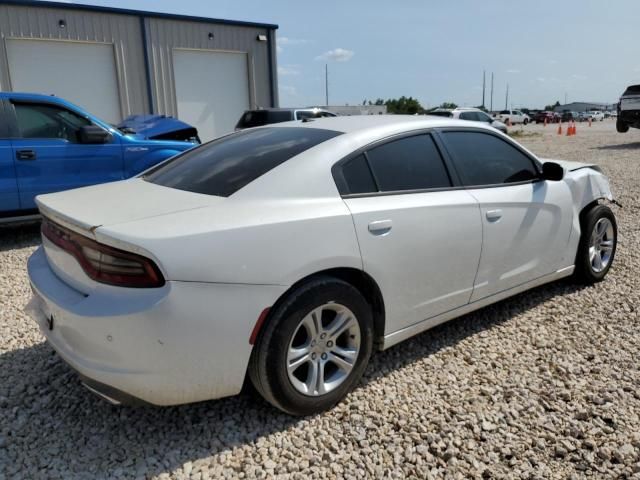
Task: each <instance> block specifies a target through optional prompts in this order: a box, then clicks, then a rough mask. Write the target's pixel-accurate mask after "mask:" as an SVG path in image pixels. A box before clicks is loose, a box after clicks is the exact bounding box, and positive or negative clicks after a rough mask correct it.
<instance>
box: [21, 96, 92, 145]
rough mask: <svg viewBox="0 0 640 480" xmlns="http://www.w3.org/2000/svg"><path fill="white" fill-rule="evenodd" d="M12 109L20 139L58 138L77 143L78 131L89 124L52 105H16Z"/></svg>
mask: <svg viewBox="0 0 640 480" xmlns="http://www.w3.org/2000/svg"><path fill="white" fill-rule="evenodd" d="M14 107H15V111H16V118H17V122H18V131H19V132H20V137H22V138H40V139H42V138H58V139H63V140H68V141H69V142H73V143H78V130H79V129H80V128H81V127H84V126H86V125H90V123H91V122H89V120H87V119H86V118H83V117H80V116H79V115H76V114H75V113H73V112H71V111H69V110H65V109H63V108H59V107H55V106H52V105H45V104H36V103H16V104H14Z"/></svg>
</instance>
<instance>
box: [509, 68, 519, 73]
mask: <svg viewBox="0 0 640 480" xmlns="http://www.w3.org/2000/svg"><path fill="white" fill-rule="evenodd" d="M507 73H520V70H518V69H517V68H510V69H509V70H507Z"/></svg>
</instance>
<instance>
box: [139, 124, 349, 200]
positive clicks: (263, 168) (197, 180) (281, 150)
mask: <svg viewBox="0 0 640 480" xmlns="http://www.w3.org/2000/svg"><path fill="white" fill-rule="evenodd" d="M338 135H341V132H336V131H333V130H322V129H318V128H302V127H281V128H258V129H255V130H253V129H252V130H244V131H242V132H238V133H234V134H231V135H227V136H226V137H222V138H220V139H218V140H214V141H212V142H209V143H206V144H204V145H202V146H200V147H196V148H193V149H191V150H187V151H186V152H185V153H183V154H181V155H179V156H176V157H173V158H172V159H171V160H169V161H168V162H165V163H163V164H161V165H159V166H158V167H156V168H155V169H152V170H151V171H148V172H147V173H146V174H145V175H144V177H143V178H144V179H145V180H147V181H148V182H151V183H155V184H156V185H163V186H165V187H170V188H176V189H178V190H186V191H188V192H194V193H203V194H206V195H217V196H220V197H228V196H229V195H232V194H233V193H235V192H237V191H238V190H240V189H241V188H242V187H244V186H245V185H247V184H249V183H250V182H252V181H254V180H255V179H256V178H258V177H260V176H262V175H264V174H265V173H267V172H268V171H269V170H271V169H273V168H275V167H277V166H278V165H280V164H281V163H284V162H286V161H287V160H289V159H290V158H293V157H295V156H296V155H298V154H300V153H302V152H304V151H305V150H308V149H309V148H311V147H314V146H316V145H318V144H320V143H322V142H324V141H326V140H329V139H331V138H333V137H336V136H338Z"/></svg>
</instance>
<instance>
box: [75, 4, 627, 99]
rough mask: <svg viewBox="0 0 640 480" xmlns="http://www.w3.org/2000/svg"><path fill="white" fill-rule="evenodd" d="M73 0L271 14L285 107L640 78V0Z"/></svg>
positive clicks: (560, 95)
mask: <svg viewBox="0 0 640 480" xmlns="http://www.w3.org/2000/svg"><path fill="white" fill-rule="evenodd" d="M77 3H88V4H93V5H105V6H111V7H122V8H133V9H140V10H150V11H159V12H170V13H180V14H187V15H197V16H208V17H215V18H226V19H235V20H249V21H257V22H267V23H276V24H278V25H279V26H280V28H279V30H278V38H279V43H278V66H279V68H278V70H279V88H280V104H281V106H304V105H312V104H323V103H324V65H325V63H328V65H329V96H330V98H329V100H330V103H331V104H332V105H344V104H347V103H348V104H357V103H361V102H362V101H363V100H364V99H373V100H375V99H376V98H378V97H381V98H384V99H386V98H396V97H399V96H401V95H406V96H413V97H417V98H418V99H419V100H420V102H421V103H422V104H423V106H425V107H426V106H434V105H439V104H440V103H442V102H443V101H453V102H456V103H457V104H459V105H468V106H474V105H478V104H480V103H481V101H482V71H483V69H486V71H487V94H486V95H487V97H486V98H487V100H486V104H487V106H489V88H488V86H489V82H490V77H491V72H494V75H495V80H494V98H493V106H494V109H497V108H503V107H504V103H505V89H506V84H507V83H508V84H509V91H510V102H509V103H510V104H511V105H512V106H513V107H523V106H524V107H526V106H529V107H531V108H539V107H543V106H544V105H545V104H547V103H550V102H555V101H556V100H560V102H564V98H565V94H566V95H567V98H568V100H569V101H570V102H571V101H603V102H614V101H617V99H618V97H619V95H620V94H621V93H622V91H623V90H624V87H625V86H626V85H628V84H631V83H640V55H639V52H638V47H637V45H638V41H639V37H640V28H638V25H639V23H638V22H639V21H640V1H637V0H615V1H607V2H605V1H598V0H580V1H576V0H573V1H572V0H565V1H557V0H555V1H554V0H535V1H528V2H520V1H514V0H488V1H474V0H457V1H448V2H445V1H426V0H423V1H419V0H396V1H385V2H382V1H376V0H369V1H365V0H352V1H347V0H322V1H315V2H310V1H293V0H280V1H268V2H267V1H260V0H246V1H245V0H216V1H207V0H180V1H179V2H176V1H175V0H171V1H169V0H154V1H150V0H127V1H126V2H124V1H116V0H86V1H82V2H77Z"/></svg>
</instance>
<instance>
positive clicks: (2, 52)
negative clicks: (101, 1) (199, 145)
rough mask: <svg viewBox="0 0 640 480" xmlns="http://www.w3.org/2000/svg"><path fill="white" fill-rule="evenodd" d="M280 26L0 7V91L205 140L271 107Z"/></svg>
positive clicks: (92, 9)
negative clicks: (133, 118)
mask: <svg viewBox="0 0 640 480" xmlns="http://www.w3.org/2000/svg"><path fill="white" fill-rule="evenodd" d="M277 28H278V26H277V25H270V24H261V23H250V22H239V21H231V20H219V19H213V18H199V17H189V16H183V15H169V14H162V13H150V12H141V11H135V10H125V9H114V8H106V7H96V6H88V5H77V4H69V3H53V2H38V1H24V0H0V40H1V42H2V44H1V45H0V89H1V90H5V91H26V92H39V93H50V94H55V95H58V96H60V97H63V98H66V99H67V100H70V101H72V102H74V103H76V104H78V105H80V106H82V107H84V108H86V109H87V110H89V111H90V112H92V113H94V114H95V115H97V116H98V117H101V118H103V119H105V120H107V121H109V122H112V123H115V122H118V121H120V120H122V119H123V118H125V117H127V116H129V115H131V114H140V113H155V114H165V115H172V116H175V117H178V118H180V119H181V120H184V121H185V122H187V123H191V124H192V125H195V126H196V127H197V128H198V130H199V132H200V137H201V138H202V139H203V140H208V139H211V138H214V137H216V136H218V135H221V134H224V133H228V132H230V131H232V130H233V128H234V126H235V123H236V121H237V120H238V118H239V117H240V114H241V113H242V112H243V111H244V110H246V109H249V108H258V107H277V106H278V86H277V68H276V43H275V30H276V29H277Z"/></svg>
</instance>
